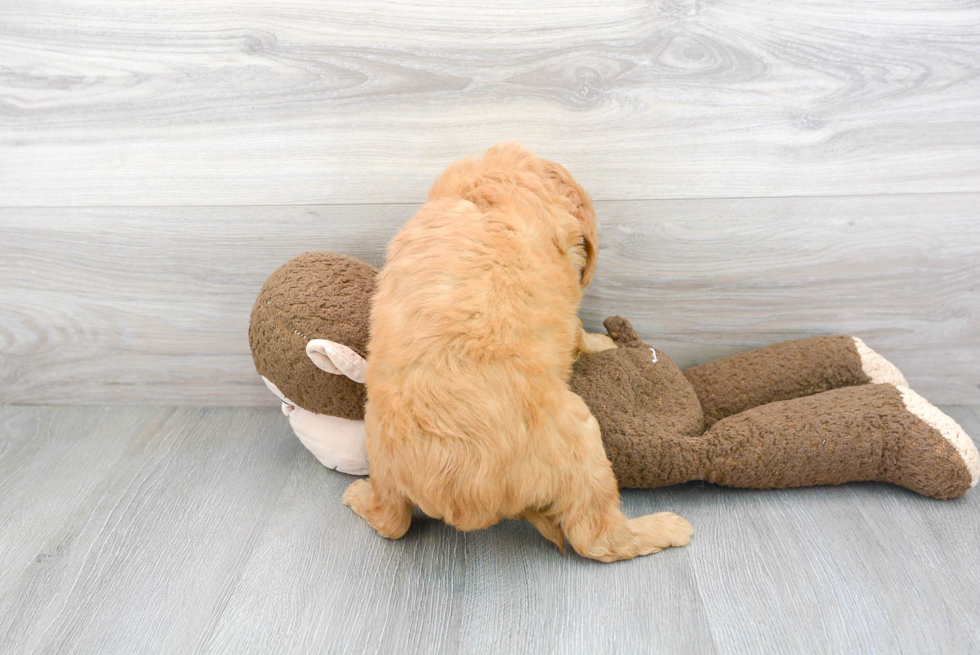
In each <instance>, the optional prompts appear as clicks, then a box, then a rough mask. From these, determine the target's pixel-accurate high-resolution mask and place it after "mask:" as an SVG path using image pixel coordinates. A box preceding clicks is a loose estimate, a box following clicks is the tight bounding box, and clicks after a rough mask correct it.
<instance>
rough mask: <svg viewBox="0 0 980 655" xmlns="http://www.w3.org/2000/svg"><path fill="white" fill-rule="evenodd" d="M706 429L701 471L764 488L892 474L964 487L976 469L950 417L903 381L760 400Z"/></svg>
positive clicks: (957, 491) (896, 478) (940, 491)
mask: <svg viewBox="0 0 980 655" xmlns="http://www.w3.org/2000/svg"><path fill="white" fill-rule="evenodd" d="M702 439H703V440H704V441H705V442H706V443H705V447H706V449H707V451H708V453H709V454H708V456H707V465H706V473H705V476H704V477H705V479H706V480H708V481H709V482H716V483H718V484H723V485H728V486H733V487H748V488H756V489H766V488H774V487H777V488H778V487H803V486H810V485H822V484H840V483H843V482H856V481H862V480H880V481H883V482H891V483H894V484H897V485H900V486H903V487H905V488H907V489H911V490H912V491H915V492H917V493H920V494H923V495H925V496H931V497H933V498H955V497H957V496H962V495H963V494H964V493H966V491H967V490H968V489H970V488H971V487H972V486H974V485H976V483H977V477H978V473H980V457H978V455H977V449H976V447H975V446H974V445H973V442H972V441H971V440H970V438H969V437H968V436H967V435H966V433H965V432H963V429H962V428H961V427H960V426H959V425H957V424H956V422H955V421H953V419H951V418H950V417H948V416H947V415H946V414H944V413H943V412H941V411H940V410H939V409H938V408H936V407H934V406H933V405H931V404H930V403H929V402H928V401H926V400H925V399H924V398H922V397H921V396H919V395H918V394H916V393H915V392H913V391H911V390H910V389H908V388H906V387H895V386H893V385H890V384H867V385H861V386H856V387H846V388H843V389H834V390H832V391H826V392H824V393H820V394H816V395H813V396H806V397H804V398H796V399H793V400H787V401H781V402H775V403H771V404H769V405H763V406H762V407H756V408H755V409H751V410H748V411H746V412H742V413H741V414H737V415H735V416H730V417H728V418H726V419H723V420H722V421H719V422H718V423H716V424H715V425H714V426H713V427H712V428H711V429H710V430H708V431H707V432H706V433H705V434H704V436H703V437H702Z"/></svg>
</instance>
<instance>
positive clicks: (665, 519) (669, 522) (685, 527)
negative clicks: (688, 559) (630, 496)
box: [631, 512, 694, 552]
mask: <svg viewBox="0 0 980 655" xmlns="http://www.w3.org/2000/svg"><path fill="white" fill-rule="evenodd" d="M631 523H632V524H633V528H634V529H635V530H636V531H637V532H639V533H640V535H641V538H642V541H643V545H644V550H646V548H650V549H652V550H651V552H657V551H658V550H661V549H663V548H671V547H674V546H686V545H688V544H689V543H691V535H693V534H694V526H692V525H691V524H690V523H688V522H687V521H686V520H685V519H683V518H682V517H680V516H678V515H677V514H674V513H672V512H659V513H657V514H648V515H647V516H641V517H639V518H636V519H633V520H632V521H631Z"/></svg>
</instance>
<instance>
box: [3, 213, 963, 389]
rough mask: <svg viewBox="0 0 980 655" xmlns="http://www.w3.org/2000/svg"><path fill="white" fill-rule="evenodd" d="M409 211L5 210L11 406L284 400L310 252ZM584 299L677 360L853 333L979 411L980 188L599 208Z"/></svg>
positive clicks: (362, 236) (915, 381)
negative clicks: (268, 330) (275, 288)
mask: <svg viewBox="0 0 980 655" xmlns="http://www.w3.org/2000/svg"><path fill="white" fill-rule="evenodd" d="M415 207H416V206H414V205H370V206H328V207H242V208H239V207H215V208H89V209H0V234H4V235H5V236H6V237H7V238H6V239H5V240H4V244H3V245H2V246H0V354H2V355H3V358H4V366H3V367H2V369H0V401H2V402H6V403H35V404H43V403H120V404H124V403H150V404H167V403H180V404H195V405H251V404H267V403H272V402H273V398H272V396H271V395H270V394H269V393H268V391H267V390H266V389H265V387H264V386H262V384H261V383H260V382H259V381H258V379H257V376H256V375H255V372H254V368H253V367H252V363H251V357H250V355H249V350H248V342H247V321H248V315H249V311H250V309H251V305H252V302H253V300H254V298H255V296H256V295H257V293H258V290H259V288H260V287H261V285H262V283H263V281H264V280H265V278H266V276H267V275H268V274H269V273H271V272H272V271H273V270H274V269H275V268H276V267H278V266H279V265H280V264H281V263H283V262H285V261H286V260H287V259H289V258H290V257H292V256H294V255H296V254H299V253H301V252H304V251H306V250H334V251H338V252H345V253H348V254H352V255H354V256H357V257H361V258H362V259H365V260H366V261H369V262H372V263H374V264H380V263H382V260H383V252H384V245H385V243H386V242H387V240H388V239H389V238H390V237H391V235H392V234H394V232H395V231H396V230H397V228H398V226H399V225H400V224H401V223H402V222H404V221H405V220H406V219H407V218H408V217H409V216H410V215H411V214H412V212H413V211H414V210H415ZM598 213H599V216H600V240H601V244H602V254H601V256H600V264H599V270H598V274H597V277H596V281H595V283H594V284H593V286H592V287H591V288H590V289H589V291H588V293H587V295H586V299H585V302H584V304H583V311H582V314H583V317H584V319H585V322H586V324H587V325H588V326H589V327H591V328H592V329H600V328H601V320H602V318H604V317H605V316H608V315H611V314H616V313H620V314H623V315H625V316H627V317H628V318H630V319H632V320H633V322H634V323H635V325H636V327H637V328H638V330H639V331H640V333H641V334H642V335H643V336H644V337H645V338H646V339H647V340H648V341H649V342H650V343H652V344H654V345H656V346H657V347H659V348H661V349H663V350H664V351H666V352H667V353H668V354H670V355H671V356H672V357H673V358H674V359H675V360H676V361H677V362H678V363H679V364H680V365H682V366H687V365H691V364H694V363H697V362H700V361H705V360H708V359H713V358H716V357H720V356H724V355H728V354H732V353H735V352H739V351H742V350H746V349H748V348H750V347H756V346H761V345H765V344H768V343H773V342H776V341H780V340H784V339H790V338H797V337H803V336H809V335H813V334H836V333H845V334H846V333H850V334H857V335H859V336H861V337H863V338H865V340H866V341H867V342H868V343H869V344H870V345H871V346H872V347H873V348H876V349H877V350H879V351H880V352H881V353H882V354H883V355H885V356H886V357H888V358H890V359H892V360H893V361H894V362H895V363H896V364H897V365H898V366H899V367H900V368H901V369H902V370H903V371H904V372H905V374H906V375H907V376H908V378H909V380H910V382H911V383H912V385H913V386H914V387H915V388H916V389H917V390H919V391H920V392H921V393H923V394H924V395H926V396H927V397H929V398H930V399H932V400H933V401H934V402H946V403H948V402H961V403H962V402H966V403H970V402H978V401H980V388H978V384H980V375H978V371H980V348H978V344H980V287H978V286H977V285H976V271H977V270H980V222H978V221H977V220H976V216H977V215H978V214H980V194H942V195H935V196H874V197H844V198H806V199H793V198H784V199H716V200H674V201H645V202H604V203H599V204H598Z"/></svg>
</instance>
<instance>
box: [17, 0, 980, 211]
mask: <svg viewBox="0 0 980 655" xmlns="http://www.w3.org/2000/svg"><path fill="white" fill-rule="evenodd" d="M0 25H2V26H3V27H2V31H0V59H2V61H3V62H4V73H3V76H2V77H0V107H2V116H3V120H2V121H0V203H2V204H4V205H8V206H9V205H31V206H38V205H44V206H58V205H76V206H80V205H114V206H122V205H135V206H142V205H204V204H207V205H214V204H234V205H248V204H262V205H275V204H300V203H310V204H333V203H363V202H372V203H376V202H420V201H421V200H422V199H423V198H424V195H425V191H426V189H427V188H428V186H429V185H430V184H431V182H432V179H433V178H434V176H435V175H437V174H438V173H439V171H441V170H442V169H443V168H444V167H445V166H446V165H447V164H448V163H449V162H451V161H453V160H454V159H457V158H458V157H460V156H462V155H467V154H476V153H478V152H481V151H482V150H483V149H484V148H486V147H487V146H488V145H490V144H492V143H494V142H497V141H501V140H506V139H517V140H521V141H524V142H526V143H527V144H528V145H530V146H531V147H533V148H535V149H536V150H537V151H539V153H540V154H541V155H543V156H547V157H550V158H552V159H555V160H557V161H560V162H561V163H563V164H566V165H567V166H568V168H569V169H570V170H571V171H572V172H573V173H575V174H576V175H577V176H578V177H579V178H580V179H581V180H582V181H583V182H584V183H585V185H586V187H587V188H588V189H590V191H591V192H592V193H593V194H594V196H595V197H596V198H598V199H609V200H617V199H650V198H704V197H758V196H814V195H841V194H848V195H856V194H869V193H904V192H952V191H977V190H978V189H980V186H978V180H980V121H978V119H977V117H978V116H980V76H978V75H977V73H976V71H977V70H980V42H978V40H977V39H976V34H977V31H978V29H980V6H978V5H977V3H975V2H972V1H970V0H936V1H934V2H930V3H929V5H928V7H924V6H923V7H918V6H917V7H910V6H909V5H908V4H907V3H904V2H899V1H898V0H866V1H865V2H852V3H847V4H846V6H842V5H841V3H839V2H835V1H831V0H800V1H799V2H793V3H774V4H760V3H758V2H753V1H752V0H724V1H719V2H712V3H705V2H701V1H697V0H681V1H678V2H674V1H671V2H666V1H664V2H653V3H651V2H646V0H628V1H626V2H618V3H615V4H614V5H610V4H608V3H595V2H592V1H591V0H568V1H561V2H558V1H551V2H540V3H535V4H534V5H533V6H531V5H529V4H528V3H526V2H517V1H515V0H508V1H507V2H496V3H484V2H477V1H476V0H472V1H471V2H466V3H455V4H454V5H453V6H452V7H447V6H446V5H445V4H444V3H438V2H431V1H430V2H420V3H410V4H398V3H395V4H392V3H388V2H382V1H381V0H371V1H366V2H359V3H357V4H356V5H350V6H348V5H345V4H343V3H336V2H333V3H322V2H314V1H312V0H288V1H286V2H268V0H251V1H249V2H241V1H238V0H215V1H213V2H208V3H207V4H206V5H202V4H201V3H199V2H194V1H193V0H174V1H173V2H167V3H162V4H157V5H153V4H152V3H142V4H139V5H134V4H133V3H132V2H126V1H125V0H103V1H101V2H97V3H92V2H89V3H85V4H84V5H80V4H78V3H74V2H69V1H68V0H46V1H45V2H43V3H36V2H32V3H27V2H6V3H3V5H2V6H0Z"/></svg>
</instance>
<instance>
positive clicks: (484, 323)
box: [344, 144, 692, 561]
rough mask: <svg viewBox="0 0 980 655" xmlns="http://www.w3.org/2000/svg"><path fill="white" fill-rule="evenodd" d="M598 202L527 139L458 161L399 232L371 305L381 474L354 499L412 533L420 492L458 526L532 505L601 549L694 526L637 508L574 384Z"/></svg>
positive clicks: (427, 505)
mask: <svg viewBox="0 0 980 655" xmlns="http://www.w3.org/2000/svg"><path fill="white" fill-rule="evenodd" d="M597 254H598V239H597V236H596V223H595V212H594V210H593V208H592V203H591V201H590V200H589V197H588V195H587V194H586V193H585V191H584V190H583V189H582V188H581V187H580V186H579V185H578V184H577V183H576V182H575V180H574V179H573V178H572V176H571V175H570V174H569V173H568V171H566V170H565V169H564V168H562V167H561V166H559V165H558V164H555V163H553V162H549V161H546V160H543V159H539V158H538V157H535V156H534V155H533V154H531V153H530V152H528V151H527V150H526V149H524V148H523V147H521V146H520V145H517V144H504V145H500V146H495V147H493V148H491V149H490V150H488V151H487V152H486V154H485V155H484V156H483V157H482V158H480V159H473V158H468V159H464V160H462V161H459V162H457V163H455V164H453V165H452V166H450V167H449V168H448V169H447V170H446V171H445V173H444V174H443V175H442V176H441V177H440V178H439V180H438V181H437V182H436V183H435V185H434V186H433V187H432V190H431V192H430V193H429V199H428V202H427V203H426V204H425V205H424V206H423V207H422V208H421V209H420V210H419V211H418V213H416V214H415V216H413V217H412V218H411V219H410V220H409V221H408V223H406V225H405V226H404V227H403V228H402V230H401V231H400V232H399V233H398V235H396V236H395V238H394V239H393V240H392V241H391V243H390V244H389V246H388V258H387V263H386V264H385V266H384V268H383V269H382V271H381V274H380V277H379V279H378V290H377V294H376V295H375V297H374V301H373V307H372V313H371V333H370V340H369V343H368V352H369V362H370V364H369V366H368V370H367V376H366V384H367V407H366V412H365V421H366V426H365V427H366V432H367V448H368V456H369V458H370V461H371V477H370V478H369V479H368V480H360V481H358V482H355V483H354V484H352V485H351V486H350V488H349V489H348V490H347V492H346V493H345V495H344V502H345V503H347V504H348V505H349V506H350V507H351V508H352V509H353V510H354V511H355V512H357V513H358V514H359V515H360V516H362V517H363V518H364V519H365V520H367V521H368V523H370V524H371V526H372V527H374V528H375V529H376V530H377V531H378V532H379V533H380V534H381V535H382V536H385V537H390V538H398V537H401V536H402V535H403V534H404V533H405V531H406V530H407V529H408V526H409V523H410V521H411V511H412V505H413V504H414V505H417V506H418V507H420V508H421V509H422V511H423V512H425V513H426V514H428V515H429V516H432V517H435V518H441V519H443V520H444V521H446V522H447V523H449V524H450V525H453V526H455V527H457V528H459V529H461V530H476V529H481V528H486V527H489V526H491V525H494V524H495V523H497V522H498V521H500V520H501V519H504V518H525V519H527V520H529V521H531V522H532V523H533V524H534V525H535V527H536V528H537V529H538V530H539V531H540V532H541V534H543V535H544V536H545V537H546V538H548V539H549V540H551V541H553V542H554V543H556V544H557V545H558V546H559V548H563V546H564V541H565V539H566V538H567V539H568V541H569V542H570V543H571V544H572V546H573V548H575V550H576V551H577V552H579V553H580V554H582V555H584V556H587V557H592V558H596V559H599V560H603V561H612V560H617V559H626V558H630V557H634V556H637V555H644V554H648V553H653V552H656V551H658V550H661V549H662V548H666V547H668V546H679V545H684V544H686V543H687V542H688V541H689V539H690V535H691V532H692V529H691V527H690V524H688V523H687V522H686V521H684V519H682V518H680V517H678V516H675V515H673V514H669V513H661V514H655V515H651V516H644V517H641V518H638V519H634V520H628V519H627V518H626V517H625V516H624V515H623V514H622V512H621V511H620V507H619V505H620V503H619V492H618V490H617V485H616V480H615V478H614V477H613V473H612V468H611V467H610V464H609V460H608V459H607V458H606V454H605V452H604V450H603V447H602V441H601V438H600V434H599V425H598V423H597V422H596V420H595V418H593V416H592V414H591V413H590V412H589V409H588V408H587V407H586V405H585V403H584V402H583V401H582V400H581V398H579V397H578V396H577V395H575V394H574V393H572V392H571V391H570V390H569V387H568V379H569V376H570V374H571V366H572V363H573V361H574V358H575V356H576V354H577V353H581V352H590V351H596V350H602V349H605V348H610V347H614V345H613V344H612V342H611V341H610V340H609V339H608V338H607V337H601V336H599V335H584V333H583V332H582V329H581V323H580V322H579V320H578V316H577V314H578V307H579V302H580V300H581V297H582V290H583V288H584V287H585V286H587V285H588V284H589V282H590V281H591V280H592V275H593V272H594V271H595V264H596V256H597Z"/></svg>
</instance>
